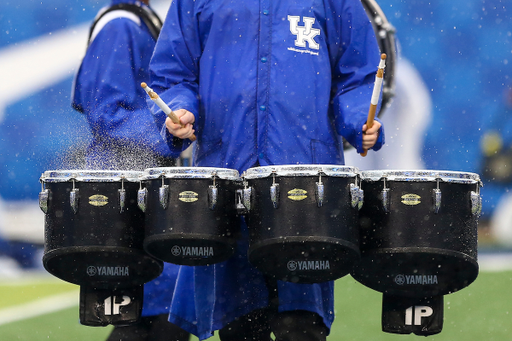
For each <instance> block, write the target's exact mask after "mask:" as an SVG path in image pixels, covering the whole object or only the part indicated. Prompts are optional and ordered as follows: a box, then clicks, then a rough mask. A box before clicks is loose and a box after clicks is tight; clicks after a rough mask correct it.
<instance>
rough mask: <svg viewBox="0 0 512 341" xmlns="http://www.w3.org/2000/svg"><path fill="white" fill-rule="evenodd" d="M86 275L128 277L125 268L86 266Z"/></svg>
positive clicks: (126, 268)
mask: <svg viewBox="0 0 512 341" xmlns="http://www.w3.org/2000/svg"><path fill="white" fill-rule="evenodd" d="M87 275H89V276H90V277H93V276H96V275H98V276H119V277H127V276H130V272H129V271H128V267H127V266H92V265H91V266H88V267H87Z"/></svg>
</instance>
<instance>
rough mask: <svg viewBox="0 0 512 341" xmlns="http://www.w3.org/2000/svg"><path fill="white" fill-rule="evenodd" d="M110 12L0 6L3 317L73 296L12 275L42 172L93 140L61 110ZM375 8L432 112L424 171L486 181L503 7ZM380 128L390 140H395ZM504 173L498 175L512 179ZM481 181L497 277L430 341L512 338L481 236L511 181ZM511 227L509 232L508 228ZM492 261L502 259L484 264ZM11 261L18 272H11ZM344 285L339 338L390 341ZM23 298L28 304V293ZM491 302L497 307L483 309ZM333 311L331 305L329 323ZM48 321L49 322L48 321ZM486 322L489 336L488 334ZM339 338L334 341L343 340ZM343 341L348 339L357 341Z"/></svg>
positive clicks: (492, 0)
mask: <svg viewBox="0 0 512 341" xmlns="http://www.w3.org/2000/svg"><path fill="white" fill-rule="evenodd" d="M107 3H108V1H106V0H104V1H98V0H82V1H80V0H40V1H36V0H16V1H10V0H4V1H2V2H0V80H1V82H0V237H3V238H2V240H0V255H2V254H3V255H4V256H5V257H3V258H2V262H0V279H1V280H2V284H1V291H0V302H2V303H1V304H0V309H2V308H5V307H11V306H17V305H19V304H21V303H24V302H25V301H27V302H28V301H31V300H35V299H40V298H43V297H45V296H46V295H52V297H53V295H54V294H56V293H58V292H60V291H62V290H64V291H65V290H71V291H72V290H74V289H75V288H73V286H71V285H67V284H65V283H63V282H59V281H54V280H52V279H51V278H50V279H49V278H44V279H41V278H39V277H37V276H36V277H35V278H34V277H29V278H28V279H27V276H24V277H23V276H22V277H23V278H21V277H19V276H20V275H19V274H20V271H18V270H20V269H21V270H24V271H27V270H35V271H28V272H31V274H32V273H33V272H37V271H39V272H42V271H41V269H40V264H38V260H39V259H40V252H41V246H42V238H43V225H42V222H43V215H42V213H41V212H40V211H39V208H38V207H37V196H38V194H39V191H40V184H39V177H40V176H41V173H42V172H44V171H45V170H49V169H56V168H60V169H62V168H63V167H65V166H66V163H67V162H69V160H73V159H75V158H79V157H80V151H81V149H82V148H83V146H85V145H86V144H87V142H88V140H89V138H90V136H89V132H88V130H87V127H86V122H85V119H84V118H83V117H82V116H81V115H80V114H78V113H76V112H74V111H73V109H72V108H71V106H70V89H71V83H72V80H73V75H74V73H75V71H76V68H77V66H78V65H79V62H80V59H81V57H82V56H83V53H84V51H85V41H86V36H87V32H88V25H89V23H90V22H91V20H92V19H93V17H94V16H95V14H96V13H97V11H98V10H99V8H101V7H102V6H104V5H106V4H107ZM169 3H170V1H167V0H166V1H157V0H152V4H153V7H155V8H156V9H157V11H158V12H159V13H161V14H162V16H164V13H165V11H166V9H167V7H168V5H169ZM378 4H379V5H380V7H381V8H382V10H383V11H384V13H385V14H386V16H387V18H388V20H389V21H390V22H391V23H392V25H393V26H394V27H395V28H396V37H397V39H398V41H399V46H400V54H401V56H403V57H404V58H406V59H407V60H409V61H410V63H411V64H412V65H413V66H414V68H415V69H416V70H417V71H418V72H419V74H420V75H421V77H422V78H423V81H424V83H425V86H426V88H427V89H428V91H429V92H430V97H431V103H432V110H431V112H430V113H429V114H430V120H429V125H428V126H427V127H425V130H424V132H423V133H422V134H419V135H417V138H418V139H419V140H420V141H419V142H420V144H421V146H422V148H421V150H420V156H421V160H422V162H423V164H424V168H425V169H436V170H451V171H464V172H474V173H478V174H480V175H481V176H483V174H484V162H485V160H486V158H485V156H486V155H485V154H484V153H483V152H482V150H487V151H488V150H489V148H487V147H488V146H486V145H485V144H482V143H481V140H482V136H485V134H486V133H487V129H491V128H489V127H493V124H496V122H498V123H501V124H498V126H497V128H493V129H497V130H498V132H499V134H501V136H502V140H503V141H504V147H502V149H503V150H506V149H507V148H510V146H508V145H507V138H508V139H509V140H510V139H511V135H512V134H511V132H510V130H509V127H508V126H510V125H511V124H512V116H511V115H510V114H511V105H512V102H511V103H508V102H507V98H506V96H504V94H506V92H507V91H510V88H511V86H512V81H511V79H510V76H511V70H512V67H511V65H510V62H511V61H512V20H511V19H512V18H511V17H510V10H511V5H510V2H508V1H505V0H450V1H439V0H438V1H426V0H379V1H378ZM384 115H386V113H384ZM509 122H510V123H509ZM494 127H495V125H494ZM386 128H387V130H388V131H390V129H393V128H392V127H386ZM510 164H512V163H510ZM510 164H508V165H507V164H504V165H501V166H500V165H498V166H497V167H501V168H507V167H508V168H510ZM482 179H483V181H484V187H483V188H482V197H483V200H484V207H483V215H482V221H481V224H480V225H481V231H480V235H479V237H480V254H481V255H483V257H481V259H482V260H486V263H485V264H486V267H484V268H485V269H487V270H485V271H488V270H489V269H490V270H493V271H495V270H496V271H498V270H499V271H501V272H497V273H495V272H483V273H482V274H481V275H480V277H479V279H477V281H476V282H475V284H473V285H472V286H470V287H469V288H468V289H465V290H463V291H461V292H460V293H456V294H453V295H450V296H448V297H450V298H451V297H452V296H453V297H454V298H453V300H454V301H455V300H456V299H455V298H458V299H459V301H458V302H457V303H456V304H453V303H451V304H452V306H451V307H454V306H456V307H457V310H461V311H459V314H460V315H461V320H460V321H458V322H457V321H456V322H453V321H455V320H453V321H450V320H449V319H448V313H447V314H446V315H447V316H446V318H447V320H446V321H445V331H443V333H442V334H441V335H440V336H439V337H434V338H433V339H435V340H444V339H445V338H444V337H448V336H445V335H447V333H450V332H449V331H447V329H450V327H454V328H455V329H457V331H456V333H455V334H453V335H455V336H454V337H451V340H455V339H462V336H464V337H463V338H464V339H465V340H472V339H475V340H476V339H477V338H472V337H474V336H480V337H479V338H478V340H481V339H483V338H484V337H486V339H489V340H492V339H496V340H506V339H512V336H511V337H508V336H507V337H505V336H503V337H502V336H500V335H508V334H507V333H506V331H509V330H510V323H511V322H512V317H511V316H510V314H509V305H510V304H512V300H511V299H510V298H511V297H512V294H510V293H508V291H509V290H507V288H508V287H509V286H510V281H511V275H512V273H510V272H507V270H508V269H510V268H511V267H510V265H509V264H510V263H511V262H509V258H507V257H508V251H509V249H510V245H509V244H507V243H499V241H500V240H496V236H494V235H493V233H492V230H489V222H490V221H491V220H492V216H493V214H494V213H495V210H496V207H497V206H498V205H499V204H500V199H501V198H502V197H504V196H506V195H508V192H509V189H510V183H511V182H510V180H507V179H508V178H507V177H506V176H505V177H503V179H505V180H503V179H502V180H500V181H497V180H496V179H495V178H493V177H492V176H490V177H489V178H484V177H483V178H482ZM510 225H511V229H512V222H510ZM491 255H498V256H499V257H498V258H491V257H490V256H491ZM487 256H489V257H487ZM12 259H14V261H15V262H11V260H12ZM491 259H492V261H491ZM496 267H498V268H496ZM22 273H25V272H23V271H22ZM488 276H489V277H488ZM496 281H497V282H498V283H495V282H496ZM353 282H354V281H353V280H352V279H351V278H350V277H349V278H344V279H342V280H340V283H343V285H337V288H340V287H343V286H345V289H346V288H348V289H346V290H349V291H350V290H353V291H352V293H354V295H349V296H348V297H349V298H350V299H351V300H352V301H351V302H352V303H353V304H354V306H353V307H352V308H353V309H354V311H355V312H357V313H356V314H355V315H354V316H350V314H345V320H343V319H342V318H341V317H339V318H338V319H337V321H338V322H336V324H338V325H337V326H336V331H337V330H338V328H339V329H340V330H343V331H348V330H351V329H355V328H357V330H358V331H359V332H360V335H361V337H366V339H368V338H370V339H378V338H382V339H383V340H384V339H389V338H386V337H390V336H386V335H382V333H380V334H379V333H377V334H375V335H378V336H371V337H370V336H369V335H373V334H366V331H367V330H366V329H365V328H364V327H362V326H364V325H365V323H366V322H365V321H363V319H366V317H367V316H368V315H367V314H366V313H365V310H360V307H361V306H362V304H361V302H360V301H358V300H359V299H360V297H359V296H360V294H359V292H360V293H361V295H362V296H364V299H365V300H366V301H365V302H370V301H371V304H372V307H373V308H371V311H372V314H373V315H374V316H373V317H372V318H374V319H375V321H377V322H376V323H377V325H376V326H373V327H369V328H368V330H370V331H371V330H372V328H373V330H377V331H378V329H379V325H378V319H379V309H380V307H379V298H378V293H374V292H370V291H369V290H367V289H364V288H363V289H361V288H360V286H357V285H356V284H354V283H353ZM17 285H19V286H20V287H19V288H22V290H20V289H19V288H18V289H13V291H12V292H11V289H12V288H16V286H17ZM500 285H501V286H500ZM507 285H508V286H507ZM9 288H11V289H9ZM26 288H32V289H26ZM39 289H40V291H39ZM339 290H342V289H339ZM29 291H30V294H26V293H27V292H29ZM16 293H20V295H16ZM23 293H25V294H23ZM356 293H357V295H356ZM340 295H341V294H340ZM372 295H377V296H372ZM483 296H485V297H486V298H485V299H484V298H483ZM343 297H344V298H341V299H338V302H340V300H341V302H342V303H344V304H347V306H348V307H349V308H350V307H351V306H350V304H351V302H348V303H347V302H344V299H347V296H346V295H343ZM371 298H373V301H372V300H371ZM493 298H494V299H495V300H496V301H493ZM502 298H503V299H502ZM350 299H349V301H350ZM445 301H448V299H446V300H445ZM490 302H493V304H494V307H495V308H493V309H491V308H490ZM506 302H508V305H507V304H506ZM339 304H340V303H337V308H338V305H339ZM445 304H446V302H445ZM344 309H345V308H343V310H344ZM452 309H453V310H455V308H452ZM500 309H504V310H500ZM341 310H342V308H341V306H340V308H338V316H340V315H339V314H340V311H341ZM63 312H65V313H64V314H62V315H60V317H58V318H57V321H62V319H63V318H68V319H69V321H71V322H70V323H71V324H77V318H76V316H77V311H76V307H72V308H67V310H64V311H63ZM66 312H67V313H66ZM61 313H62V311H61ZM54 314H58V313H57V312H56V313H51V314H50V315H49V316H53V315H54ZM73 314H75V315H73ZM489 314H491V315H489ZM493 314H494V315H493ZM455 315H457V314H455ZM492 318H494V321H496V322H495V323H497V325H496V324H491V326H490V325H489V323H488V322H489V321H491V320H492ZM37 319H38V320H40V318H37ZM32 320H33V319H32ZM32 320H30V321H32ZM43 321H44V320H43ZM346 321H348V322H346ZM482 321H483V322H482ZM350 323H355V325H350ZM17 324H20V326H25V322H11V323H7V324H2V325H0V328H1V329H0V339H1V340H4V338H3V337H2V336H1V335H7V334H4V332H7V331H6V329H5V328H7V327H8V326H14V327H12V328H13V330H14V331H15V333H18V334H14V335H20V334H19V333H20V331H22V330H23V331H25V328H24V327H16V326H17ZM52 326H53V325H52V324H51V323H48V324H45V323H42V324H40V325H36V327H34V328H35V329H37V330H42V332H41V333H42V334H40V335H39V334H38V335H39V336H34V337H32V338H30V337H28V336H27V338H26V339H27V340H39V339H41V340H42V339H47V338H48V339H55V340H58V339H59V338H58V337H56V335H62V334H59V330H61V329H62V330H63V329H66V328H67V327H66V324H65V323H60V324H57V326H58V327H55V326H54V327H55V328H58V330H50V331H49V332H48V335H46V334H45V335H43V334H44V333H46V332H45V327H51V328H53V327H52ZM40 328H42V329H40ZM77 328H79V329H72V330H70V331H69V333H70V334H68V335H67V338H62V339H66V340H74V339H73V338H72V337H71V336H70V335H75V333H77V330H79V331H80V332H79V333H85V334H86V335H89V334H88V333H92V332H91V331H89V330H90V329H91V328H86V327H81V326H77ZM80 328H81V329H80ZM84 328H85V329H84ZM475 328H477V329H476V330H478V328H480V329H479V330H480V331H481V333H480V334H479V333H478V332H477V331H473V332H471V330H473V329H475ZM29 329H30V328H27V330H29ZM35 329H34V330H35ZM361 329H362V330H361ZM468 331H469V332H468ZM452 332H453V330H452ZM457 332H460V333H462V334H457ZM9 335H10V334H9ZM339 335H340V338H341V336H342V335H343V333H341V334H339ZM349 335H350V334H349ZM448 335H452V334H448ZM457 335H458V336H457ZM394 337H396V336H394ZM13 339H15V338H13ZM16 339H23V336H21V337H18V338H16ZM85 339H87V340H90V339H91V338H87V337H86V338H84V340H85ZM347 339H353V340H355V339H356V337H355V336H354V337H353V338H347ZM448 339H450V338H446V340H448ZM6 340H10V338H7V339H6ZM77 340H79V339H77Z"/></svg>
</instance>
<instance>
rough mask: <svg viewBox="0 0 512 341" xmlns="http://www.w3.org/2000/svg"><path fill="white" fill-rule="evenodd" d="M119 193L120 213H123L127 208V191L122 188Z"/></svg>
mask: <svg viewBox="0 0 512 341" xmlns="http://www.w3.org/2000/svg"><path fill="white" fill-rule="evenodd" d="M118 193H119V212H120V213H123V212H124V209H125V207H126V190H125V189H124V188H121V189H119V190H118Z"/></svg>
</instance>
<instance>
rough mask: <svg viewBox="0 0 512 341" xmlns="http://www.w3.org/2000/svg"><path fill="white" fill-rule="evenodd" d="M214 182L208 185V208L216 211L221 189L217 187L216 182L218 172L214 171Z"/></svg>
mask: <svg viewBox="0 0 512 341" xmlns="http://www.w3.org/2000/svg"><path fill="white" fill-rule="evenodd" d="M212 178H213V184H212V185H210V186H208V208H209V209H210V210H211V211H215V209H216V208H217V201H218V197H219V189H218V188H217V184H216V183H215V179H216V178H217V173H216V172H213V174H212Z"/></svg>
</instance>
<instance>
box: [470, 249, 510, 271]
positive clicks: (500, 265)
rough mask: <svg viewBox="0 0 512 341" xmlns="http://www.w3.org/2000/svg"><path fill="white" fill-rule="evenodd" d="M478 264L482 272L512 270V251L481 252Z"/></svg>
mask: <svg viewBox="0 0 512 341" xmlns="http://www.w3.org/2000/svg"><path fill="white" fill-rule="evenodd" d="M478 265H479V267H480V271H482V272H500V271H510V270H512V253H503V254H499V253H489V254H486V253H484V254H479V255H478Z"/></svg>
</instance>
